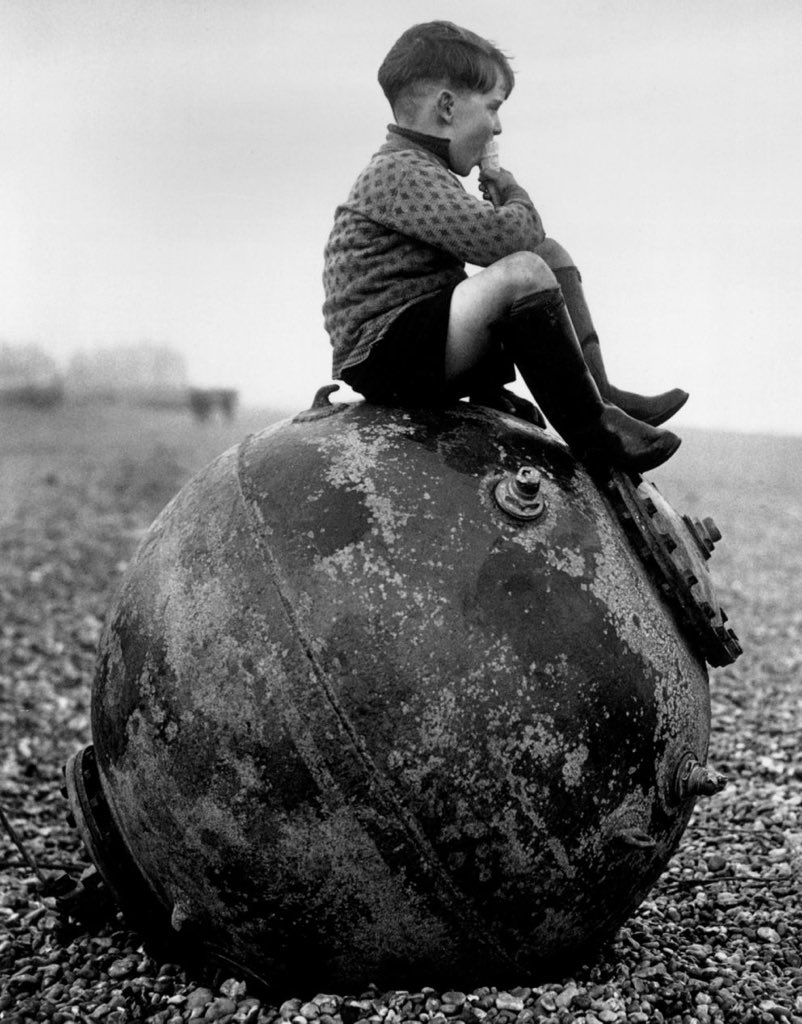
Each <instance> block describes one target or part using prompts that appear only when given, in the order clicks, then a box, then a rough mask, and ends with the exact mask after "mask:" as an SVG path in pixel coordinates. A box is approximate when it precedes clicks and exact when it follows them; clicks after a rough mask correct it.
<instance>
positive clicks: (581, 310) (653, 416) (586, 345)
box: [537, 238, 688, 426]
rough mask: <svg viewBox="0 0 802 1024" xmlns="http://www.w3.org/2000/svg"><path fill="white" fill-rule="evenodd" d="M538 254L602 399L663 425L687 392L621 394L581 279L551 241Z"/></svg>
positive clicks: (628, 392)
mask: <svg viewBox="0 0 802 1024" xmlns="http://www.w3.org/2000/svg"><path fill="white" fill-rule="evenodd" d="M537 252H538V255H539V256H540V257H541V258H542V259H543V260H544V262H545V263H546V264H547V265H548V266H549V267H550V269H551V270H552V272H553V273H554V276H555V277H556V279H557V283H558V284H559V285H560V288H561V289H562V293H563V297H564V299H565V304H566V306H567V307H568V313H569V314H570V317H571V321H572V322H573V325H574V330H575V331H576V335H577V338H578V339H579V344H580V345H581V347H582V354H583V356H584V357H585V362H586V363H587V365H588V369H589V370H590V372H591V374H592V375H593V379H594V380H595V381H596V385H597V387H598V389H599V391H600V392H601V396H602V398H604V399H605V400H606V401H609V402H613V403H614V404H615V405H617V406H619V408H621V409H623V410H624V412H626V413H629V415H630V416H634V417H635V418H636V419H639V420H643V422H644V423H650V424H651V425H652V426H658V425H659V424H660V423H665V421H666V420H667V419H669V418H670V417H671V416H673V415H674V413H675V412H677V411H678V410H679V409H681V408H682V406H683V405H684V404H685V403H686V402H687V400H688V393H687V391H682V390H681V389H680V388H673V389H672V390H671V391H665V392H663V394H660V395H639V394H637V393H635V392H633V391H622V390H621V389H620V388H617V387H614V386H613V385H612V384H611V383H610V381H609V380H608V378H607V371H606V369H605V366H604V359H603V358H602V351H601V345H600V343H599V336H598V334H597V333H596V328H595V327H594V324H593V319H592V317H591V314H590V309H589V307H588V304H587V300H586V298H585V291H584V289H583V287H582V276H581V274H580V273H579V271H578V270H577V268H576V265H575V263H574V261H573V260H572V259H571V257H570V256H569V254H568V253H567V252H566V251H565V249H564V248H563V247H562V246H561V245H560V244H559V242H555V241H554V239H553V238H547V239H546V240H545V241H544V242H543V244H542V245H540V246H539V247H538V250H537Z"/></svg>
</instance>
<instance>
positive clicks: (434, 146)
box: [387, 124, 451, 168]
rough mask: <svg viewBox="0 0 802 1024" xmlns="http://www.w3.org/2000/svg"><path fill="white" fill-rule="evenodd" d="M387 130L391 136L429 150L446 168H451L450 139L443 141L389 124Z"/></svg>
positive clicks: (434, 136)
mask: <svg viewBox="0 0 802 1024" xmlns="http://www.w3.org/2000/svg"><path fill="white" fill-rule="evenodd" d="M387 130H388V132H389V133H390V135H400V136H401V137H402V138H404V139H407V141H409V142H414V143H415V144H416V145H418V146H420V147H421V148H423V149H427V150H428V151H429V152H430V153H433V154H434V155H435V156H436V157H437V158H438V159H440V160H442V161H443V163H444V164H445V165H446V167H449V168H450V167H451V159H450V153H449V140H448V139H441V138H440V137H439V136H437V135H426V134H425V133H424V132H416V131H415V130H414V129H412V128H402V127H401V125H398V124H388V125H387Z"/></svg>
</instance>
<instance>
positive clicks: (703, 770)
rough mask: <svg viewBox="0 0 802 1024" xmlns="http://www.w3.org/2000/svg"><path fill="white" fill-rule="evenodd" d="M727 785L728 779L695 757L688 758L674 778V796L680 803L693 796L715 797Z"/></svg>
mask: <svg viewBox="0 0 802 1024" xmlns="http://www.w3.org/2000/svg"><path fill="white" fill-rule="evenodd" d="M726 785H727V779H726V777H725V776H724V775H722V774H721V773H720V772H717V771H716V769H715V768H711V767H710V765H706V764H700V763H699V761H697V760H696V758H695V757H691V756H688V757H687V758H686V759H685V760H684V761H683V762H682V764H681V765H680V767H679V768H678V769H677V774H676V775H675V776H674V796H675V797H676V798H677V800H680V801H682V800H687V799H688V797H692V796H713V794H714V793H720V792H721V791H722V789H724V787H725V786H726Z"/></svg>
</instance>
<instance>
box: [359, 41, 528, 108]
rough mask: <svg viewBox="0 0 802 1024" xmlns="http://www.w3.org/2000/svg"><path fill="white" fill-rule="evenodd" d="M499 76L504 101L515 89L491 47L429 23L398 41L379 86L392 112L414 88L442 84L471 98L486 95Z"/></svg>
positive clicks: (503, 60) (510, 73)
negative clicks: (420, 84)
mask: <svg viewBox="0 0 802 1024" xmlns="http://www.w3.org/2000/svg"><path fill="white" fill-rule="evenodd" d="M499 72H500V73H501V76H502V79H503V81H504V86H505V88H506V92H507V95H508V96H509V94H510V93H511V92H512V87H513V85H514V84H515V75H514V74H513V71H512V68H511V67H510V63H509V61H508V60H507V58H506V57H505V56H504V54H503V53H502V52H501V50H499V49H498V48H497V47H496V46H494V45H493V43H491V42H489V41H488V40H487V39H482V37H481V36H478V35H476V33H475V32H469V31H468V29H466V28H460V27H459V25H454V24H453V23H452V22H450V21H428V22H424V23H423V24H421V25H413V26H412V28H409V29H407V31H406V32H405V33H404V34H403V35H402V36H401V37H400V39H399V40H398V41H397V42H396V43H395V45H394V46H393V48H392V49H391V50H390V52H389V53H388V54H387V56H386V57H385V58H384V61H383V63H382V66H381V67H380V68H379V85H380V86H381V87H382V90H383V92H384V95H385V96H386V97H387V99H388V101H389V103H390V106H391V107H392V108H393V110H395V108H396V104H397V103H398V100H399V97H401V96H403V94H404V93H405V92H406V91H407V90H408V89H409V88H410V87H411V86H413V85H415V84H416V83H418V82H423V81H428V82H437V81H442V80H445V81H447V82H448V83H449V84H450V85H452V86H456V87H457V88H462V89H469V90H471V91H472V92H490V90H491V89H492V88H493V86H494V85H495V84H496V78H497V76H498V74H499Z"/></svg>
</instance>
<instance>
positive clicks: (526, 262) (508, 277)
mask: <svg viewBox="0 0 802 1024" xmlns="http://www.w3.org/2000/svg"><path fill="white" fill-rule="evenodd" d="M493 266H494V268H496V270H497V271H498V272H499V273H500V275H501V277H502V279H503V281H504V284H505V285H506V287H507V289H508V290H509V299H510V301H511V302H514V301H515V300H516V299H519V298H522V297H523V296H524V295H531V294H532V293H533V292H541V291H547V290H550V289H552V288H555V287H556V286H557V279H556V278H555V276H554V274H553V273H552V271H551V268H550V267H549V265H548V264H547V263H546V261H545V260H544V259H543V258H542V257H541V256H539V255H538V254H537V253H534V252H528V251H522V252H514V253H512V254H511V255H510V256H504V257H502V259H500V260H499V261H498V262H497V263H494V264H493Z"/></svg>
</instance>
